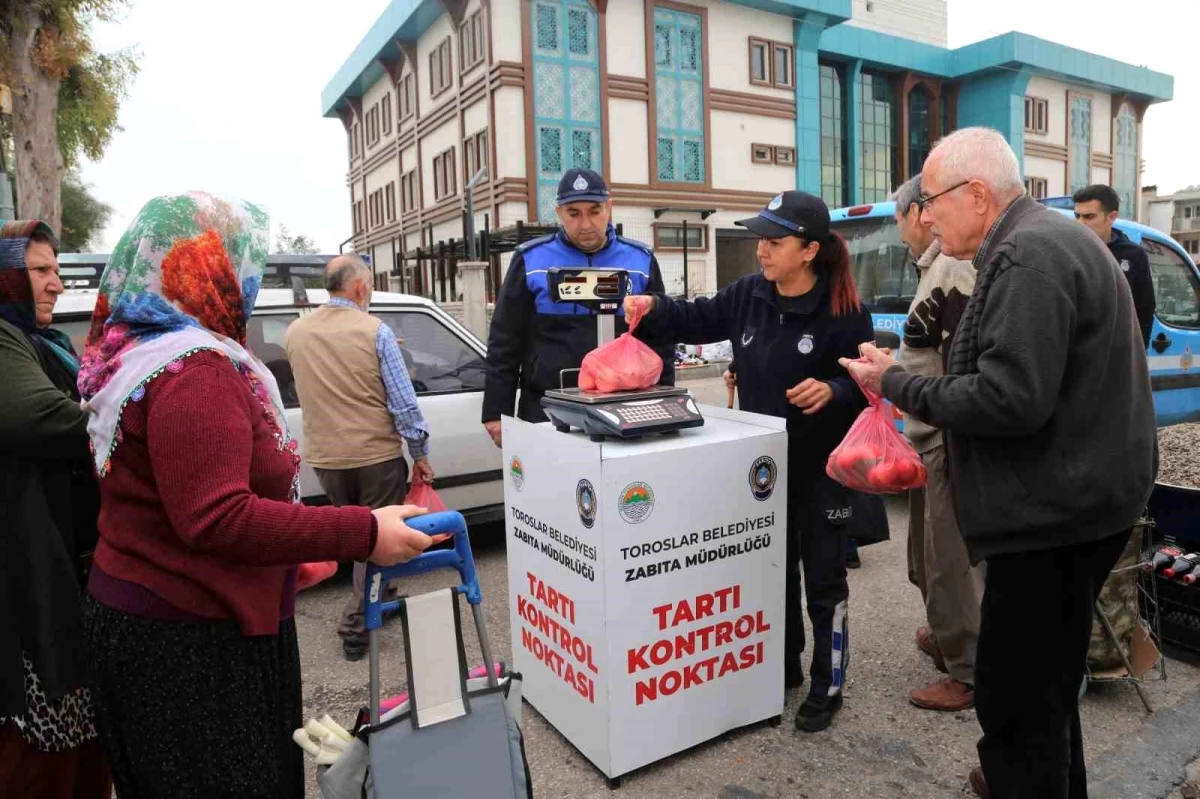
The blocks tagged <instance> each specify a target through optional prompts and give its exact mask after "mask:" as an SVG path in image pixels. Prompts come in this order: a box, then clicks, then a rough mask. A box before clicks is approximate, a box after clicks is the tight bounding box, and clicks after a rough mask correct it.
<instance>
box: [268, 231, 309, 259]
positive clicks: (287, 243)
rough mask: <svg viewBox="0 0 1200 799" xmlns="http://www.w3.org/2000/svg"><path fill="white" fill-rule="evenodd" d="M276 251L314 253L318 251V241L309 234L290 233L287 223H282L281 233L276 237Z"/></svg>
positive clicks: (298, 253) (299, 253)
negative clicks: (293, 234) (297, 234)
mask: <svg viewBox="0 0 1200 799" xmlns="http://www.w3.org/2000/svg"><path fill="white" fill-rule="evenodd" d="M275 252H286V253H294V254H297V255H313V254H315V253H316V252H317V243H316V242H315V241H313V240H312V239H311V238H309V237H308V236H304V235H300V236H292V235H289V234H288V229H287V225H280V226H279V234H278V235H277V236H276V237H275Z"/></svg>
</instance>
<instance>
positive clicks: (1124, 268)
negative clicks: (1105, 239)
mask: <svg viewBox="0 0 1200 799" xmlns="http://www.w3.org/2000/svg"><path fill="white" fill-rule="evenodd" d="M1121 271H1122V272H1128V271H1129V261H1126V260H1124V259H1121Z"/></svg>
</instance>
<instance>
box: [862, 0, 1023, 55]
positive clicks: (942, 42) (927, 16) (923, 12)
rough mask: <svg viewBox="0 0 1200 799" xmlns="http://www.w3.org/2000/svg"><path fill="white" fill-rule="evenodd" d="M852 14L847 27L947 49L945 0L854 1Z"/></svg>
mask: <svg viewBox="0 0 1200 799" xmlns="http://www.w3.org/2000/svg"><path fill="white" fill-rule="evenodd" d="M967 13H970V12H967ZM851 14H852V15H853V16H852V17H851V19H850V22H849V24H850V25H857V26H858V27H860V28H867V29H869V30H873V31H878V32H880V33H886V34H888V35H890V36H899V37H901V38H905V39H915V40H916V41H919V42H925V43H926V44H934V45H937V46H938V47H945V46H946V0H854V2H853V3H852V11H851ZM1005 30H1007V29H1005Z"/></svg>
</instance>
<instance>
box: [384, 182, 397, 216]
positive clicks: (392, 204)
mask: <svg viewBox="0 0 1200 799" xmlns="http://www.w3.org/2000/svg"><path fill="white" fill-rule="evenodd" d="M383 200H384V204H385V205H386V206H387V221H389V222H395V221H396V184H395V183H394V182H390V183H388V184H387V189H386V190H385V191H384V195H383Z"/></svg>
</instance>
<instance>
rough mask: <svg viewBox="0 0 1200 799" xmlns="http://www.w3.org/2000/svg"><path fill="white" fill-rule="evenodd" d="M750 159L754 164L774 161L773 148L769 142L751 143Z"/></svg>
mask: <svg viewBox="0 0 1200 799" xmlns="http://www.w3.org/2000/svg"><path fill="white" fill-rule="evenodd" d="M750 160H751V161H752V162H753V163H755V164H773V163H775V148H774V147H772V146H771V145H769V144H751V145H750Z"/></svg>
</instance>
